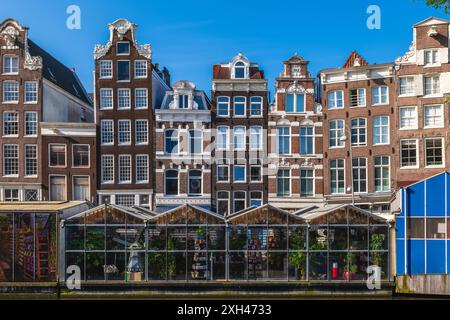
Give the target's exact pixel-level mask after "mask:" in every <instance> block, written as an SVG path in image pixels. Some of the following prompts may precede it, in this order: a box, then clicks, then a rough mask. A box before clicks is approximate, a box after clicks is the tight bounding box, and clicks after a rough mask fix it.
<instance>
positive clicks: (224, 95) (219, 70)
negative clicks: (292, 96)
mask: <svg viewBox="0 0 450 320" xmlns="http://www.w3.org/2000/svg"><path fill="white" fill-rule="evenodd" d="M267 96H268V89H267V80H266V79H265V78H264V72H263V70H261V69H260V67H259V65H258V64H256V63H253V62H250V60H249V59H248V58H247V57H246V56H244V55H243V54H241V53H239V54H238V55H236V56H235V57H233V59H232V60H231V61H230V62H227V63H222V64H216V65H214V66H213V81H212V99H211V100H212V109H211V111H212V128H213V129H214V131H215V138H214V139H215V140H214V141H215V144H214V147H215V148H214V151H213V154H212V157H213V159H214V161H215V165H214V166H213V168H212V177H213V178H212V186H213V189H212V204H213V206H214V209H215V210H216V212H217V213H219V214H221V215H229V214H231V213H234V212H239V211H241V210H244V209H246V208H248V207H250V206H261V205H262V204H265V203H267V201H268V192H267V191H268V190H267V174H266V171H267V163H266V162H267V161H266V158H267V156H266V155H267V150H266V147H265V146H266V145H267V143H266V139H267V116H268V97H267Z"/></svg>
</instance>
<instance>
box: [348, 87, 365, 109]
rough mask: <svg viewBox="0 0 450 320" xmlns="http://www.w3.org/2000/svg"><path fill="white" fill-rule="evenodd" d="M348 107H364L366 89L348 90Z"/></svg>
mask: <svg viewBox="0 0 450 320" xmlns="http://www.w3.org/2000/svg"><path fill="white" fill-rule="evenodd" d="M350 106H351V107H365V106H366V89H364V88H358V89H353V90H350Z"/></svg>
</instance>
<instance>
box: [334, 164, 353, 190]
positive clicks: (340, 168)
mask: <svg viewBox="0 0 450 320" xmlns="http://www.w3.org/2000/svg"><path fill="white" fill-rule="evenodd" d="M339 160H342V161H343V166H342V167H338V166H336V167H331V161H339ZM345 162H346V161H345V158H337V159H330V160H329V168H328V169H329V175H330V194H346V193H347V192H346V191H347V177H346V174H345ZM336 163H338V162H336ZM332 170H344V192H332V189H333V188H332V187H331V186H332V178H331V177H332V174H331V171H332ZM338 178H339V172H337V173H336V185H335V187H336V189H338V190H339V181H340V180H339V179H338ZM352 183H353V182H352ZM352 189H353V185H352Z"/></svg>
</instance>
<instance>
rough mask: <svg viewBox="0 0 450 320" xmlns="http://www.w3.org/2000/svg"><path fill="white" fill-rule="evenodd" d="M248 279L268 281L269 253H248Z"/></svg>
mask: <svg viewBox="0 0 450 320" xmlns="http://www.w3.org/2000/svg"><path fill="white" fill-rule="evenodd" d="M247 256H248V279H249V280H260V279H267V251H258V252H248V254H247Z"/></svg>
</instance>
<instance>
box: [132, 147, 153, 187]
mask: <svg viewBox="0 0 450 320" xmlns="http://www.w3.org/2000/svg"><path fill="white" fill-rule="evenodd" d="M135 158H136V160H135V162H136V164H135V168H136V169H135V170H134V171H135V174H136V184H141V183H148V182H149V179H150V178H149V177H150V161H149V156H148V154H137V155H136V156H135ZM140 158H144V159H146V161H147V170H146V171H147V172H146V173H145V174H146V177H147V179H144V180H142V179H139V168H140V166H139V159H140Z"/></svg>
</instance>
